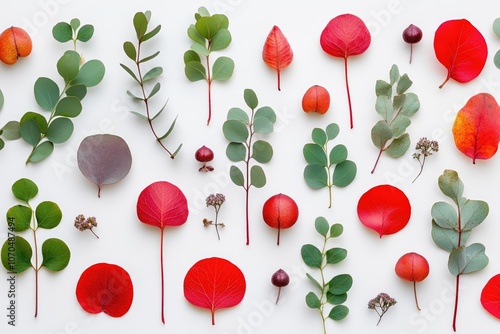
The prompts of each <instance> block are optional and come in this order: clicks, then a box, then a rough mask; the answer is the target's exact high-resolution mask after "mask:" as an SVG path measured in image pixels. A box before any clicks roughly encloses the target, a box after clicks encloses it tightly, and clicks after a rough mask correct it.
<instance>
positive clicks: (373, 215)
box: [358, 184, 411, 238]
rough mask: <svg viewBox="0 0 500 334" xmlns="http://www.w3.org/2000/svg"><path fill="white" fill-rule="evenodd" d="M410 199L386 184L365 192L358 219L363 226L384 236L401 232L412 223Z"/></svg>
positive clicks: (361, 200) (360, 202)
mask: <svg viewBox="0 0 500 334" xmlns="http://www.w3.org/2000/svg"><path fill="white" fill-rule="evenodd" d="M410 215H411V206H410V201H409V200H408V197H406V195H405V194H404V193H403V192H402V191H401V190H399V189H398V188H396V187H394V186H391V185H388V184H384V185H380V186H376V187H373V188H371V189H370V190H368V191H367V192H365V193H364V194H363V195H362V196H361V198H360V199H359V201H358V217H359V220H360V221H361V223H362V224H363V225H365V226H366V227H368V228H371V229H372V230H375V231H377V232H378V234H379V235H380V237H381V238H382V236H383V235H387V234H393V233H396V232H399V231H400V230H402V229H403V227H405V226H406V224H408V222H409V221H410Z"/></svg>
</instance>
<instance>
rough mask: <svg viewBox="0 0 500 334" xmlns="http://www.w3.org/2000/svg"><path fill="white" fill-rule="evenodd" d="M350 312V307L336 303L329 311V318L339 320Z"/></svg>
mask: <svg viewBox="0 0 500 334" xmlns="http://www.w3.org/2000/svg"><path fill="white" fill-rule="evenodd" d="M348 314H349V308H348V307H347V306H345V305H335V306H334V307H332V309H331V310H330V313H328V318H330V319H332V320H335V321H338V320H342V319H344V318H345V317H347V315H348Z"/></svg>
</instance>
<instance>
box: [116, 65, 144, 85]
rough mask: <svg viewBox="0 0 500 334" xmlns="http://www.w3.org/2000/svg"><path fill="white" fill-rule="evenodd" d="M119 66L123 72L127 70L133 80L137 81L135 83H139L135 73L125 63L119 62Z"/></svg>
mask: <svg viewBox="0 0 500 334" xmlns="http://www.w3.org/2000/svg"><path fill="white" fill-rule="evenodd" d="M120 66H121V67H122V68H123V69H124V70H125V72H127V73H128V74H129V75H130V76H131V77H132V78H133V79H134V80H135V81H137V83H140V81H139V79H138V78H137V76H136V75H135V73H134V72H133V71H132V70H131V69H130V68H129V67H128V66H127V65H124V64H120Z"/></svg>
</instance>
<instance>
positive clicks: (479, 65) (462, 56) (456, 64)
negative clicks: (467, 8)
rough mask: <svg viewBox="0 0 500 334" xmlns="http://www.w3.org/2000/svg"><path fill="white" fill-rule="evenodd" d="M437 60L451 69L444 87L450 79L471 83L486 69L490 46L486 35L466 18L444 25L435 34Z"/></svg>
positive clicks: (447, 22) (450, 21)
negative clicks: (487, 43) (485, 37)
mask: <svg viewBox="0 0 500 334" xmlns="http://www.w3.org/2000/svg"><path fill="white" fill-rule="evenodd" d="M434 52H435V53H436V58H437V59H438V60H439V62H440V63H441V64H443V66H444V67H446V68H447V69H448V74H447V76H446V79H445V81H444V82H443V83H442V84H441V86H439V88H442V87H443V86H444V84H445V83H446V82H447V81H448V80H449V79H450V78H452V79H455V80H456V81H458V82H460V83H465V82H469V81H471V80H472V79H474V78H476V77H477V76H478V75H479V74H480V73H481V71H482V70H483V67H484V64H485V63H486V58H487V57H488V47H487V45H486V41H485V40H484V37H483V35H481V33H480V32H479V30H477V29H476V27H474V26H473V25H472V24H471V23H470V22H469V21H467V20H466V19H460V20H449V21H446V22H444V23H442V24H441V25H440V26H439V27H438V28H437V30H436V33H435V35H434Z"/></svg>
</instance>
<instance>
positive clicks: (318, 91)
mask: <svg viewBox="0 0 500 334" xmlns="http://www.w3.org/2000/svg"><path fill="white" fill-rule="evenodd" d="M328 108H330V93H328V91H327V90H326V88H325V87H323V86H319V85H314V86H312V87H310V88H309V89H308V90H307V91H306V92H305V94H304V97H303V98H302V109H303V110H304V112H306V113H308V112H311V111H313V112H317V113H318V114H321V115H322V114H324V113H326V112H327V111H328Z"/></svg>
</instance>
